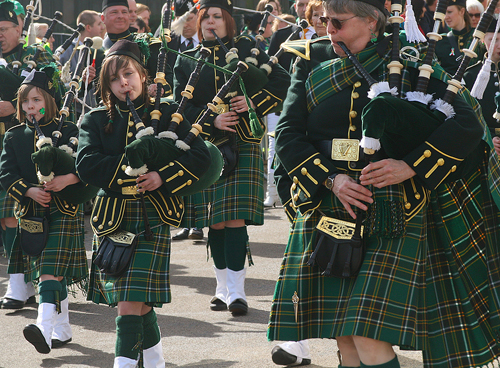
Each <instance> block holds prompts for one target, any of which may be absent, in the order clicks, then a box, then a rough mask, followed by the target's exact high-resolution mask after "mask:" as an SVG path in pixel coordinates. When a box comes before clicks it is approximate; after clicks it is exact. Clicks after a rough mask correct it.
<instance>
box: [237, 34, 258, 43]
mask: <svg viewBox="0 0 500 368" xmlns="http://www.w3.org/2000/svg"><path fill="white" fill-rule="evenodd" d="M241 40H247V41H250V42H255V40H254V39H253V38H252V37H250V36H249V35H246V34H240V35H239V36H236V37H235V39H234V43H238V42H239V41H241Z"/></svg>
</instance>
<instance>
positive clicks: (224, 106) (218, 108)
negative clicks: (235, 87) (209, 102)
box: [215, 104, 229, 115]
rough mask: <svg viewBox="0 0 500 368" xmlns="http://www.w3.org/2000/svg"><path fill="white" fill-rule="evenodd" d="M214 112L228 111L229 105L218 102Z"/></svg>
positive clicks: (222, 112)
mask: <svg viewBox="0 0 500 368" xmlns="http://www.w3.org/2000/svg"><path fill="white" fill-rule="evenodd" d="M215 112H216V113H217V114H219V115H220V114H224V113H225V112H229V105H228V104H218V105H217V106H215Z"/></svg>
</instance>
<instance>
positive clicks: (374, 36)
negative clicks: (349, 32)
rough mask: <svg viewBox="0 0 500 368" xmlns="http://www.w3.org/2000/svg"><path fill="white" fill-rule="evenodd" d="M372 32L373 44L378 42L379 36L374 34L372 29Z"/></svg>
mask: <svg viewBox="0 0 500 368" xmlns="http://www.w3.org/2000/svg"><path fill="white" fill-rule="evenodd" d="M370 32H371V33H372V34H371V36H372V38H371V39H370V42H371V43H375V42H377V35H376V34H375V33H373V29H371V28H370Z"/></svg>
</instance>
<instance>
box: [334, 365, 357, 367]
mask: <svg viewBox="0 0 500 368" xmlns="http://www.w3.org/2000/svg"><path fill="white" fill-rule="evenodd" d="M338 368H360V366H359V365H358V366H357V367H348V366H346V365H339V366H338Z"/></svg>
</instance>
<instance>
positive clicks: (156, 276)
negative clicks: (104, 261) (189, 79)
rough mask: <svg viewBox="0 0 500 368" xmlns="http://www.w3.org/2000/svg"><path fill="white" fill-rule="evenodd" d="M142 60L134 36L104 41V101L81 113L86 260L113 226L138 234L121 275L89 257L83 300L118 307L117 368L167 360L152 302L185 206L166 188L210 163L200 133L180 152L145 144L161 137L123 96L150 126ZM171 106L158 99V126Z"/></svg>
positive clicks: (158, 300) (163, 296)
mask: <svg viewBox="0 0 500 368" xmlns="http://www.w3.org/2000/svg"><path fill="white" fill-rule="evenodd" d="M145 60H146V58H145V56H144V54H143V53H142V52H141V51H140V49H139V46H138V44H136V43H135V42H132V41H127V40H120V41H117V42H116V43H115V44H114V45H113V46H112V47H111V48H110V50H109V51H108V54H107V56H106V58H105V60H104V63H103V65H102V69H101V74H100V83H101V85H100V94H101V96H102V98H103V102H104V107H101V108H97V109H94V110H92V111H91V112H90V113H88V114H87V115H85V117H84V119H83V122H82V126H81V130H80V143H79V150H78V155H77V169H78V172H79V174H80V175H81V177H82V178H84V180H87V181H88V183H89V184H92V185H94V186H96V187H99V188H101V190H100V191H99V193H98V194H97V197H96V200H95V203H94V208H93V211H92V216H91V225H92V228H93V231H94V241H93V255H92V259H93V260H94V259H95V258H96V254H97V252H98V250H99V247H100V245H101V242H102V241H103V239H104V238H105V237H106V236H108V235H109V237H110V238H112V237H113V235H114V234H116V233H117V231H118V230H121V231H126V232H129V233H132V234H133V235H132V236H134V235H135V237H136V239H137V245H136V249H135V251H134V253H133V255H132V258H131V260H130V264H129V266H128V268H127V269H126V270H125V272H124V273H123V274H121V275H110V274H107V273H106V272H104V271H101V270H100V269H99V268H98V267H97V266H96V265H95V264H94V263H93V264H92V268H91V276H90V285H89V291H88V295H87V298H88V300H92V301H93V302H95V303H105V304H108V305H110V306H117V307H118V308H117V309H118V317H117V318H116V347H115V360H114V367H115V368H126V367H127V368H128V367H136V365H137V364H138V362H139V361H141V362H143V363H144V366H145V367H160V366H164V365H165V360H164V358H163V351H162V345H161V336H160V330H159V327H158V323H157V317H156V314H155V311H154V309H153V307H161V306H162V304H163V303H169V302H170V281H169V265H170V227H169V225H173V226H179V224H180V221H181V219H182V216H183V211H184V206H183V202H182V198H181V197H178V196H175V195H173V194H172V193H175V192H177V191H178V190H180V189H181V188H183V187H185V186H186V185H191V184H192V183H194V182H196V181H198V180H199V178H200V176H201V175H202V174H203V173H205V172H206V171H207V169H208V167H209V166H210V154H209V153H208V150H207V148H206V146H205V144H204V142H203V141H202V140H201V139H200V138H196V139H195V140H194V141H193V143H192V144H191V148H190V149H189V150H187V151H186V152H185V153H183V154H182V155H178V157H172V156H171V155H170V154H166V153H164V152H163V151H159V150H158V151H155V152H152V150H151V149H149V148H148V147H146V146H145V145H144V143H147V142H153V143H158V142H160V143H161V141H160V138H154V137H153V136H145V137H144V139H142V138H141V137H140V134H139V133H141V132H142V131H143V130H141V128H143V127H144V126H143V125H142V124H139V123H137V122H136V121H135V120H134V119H133V115H132V114H133V113H134V112H133V111H131V110H130V107H129V105H128V104H127V103H126V98H127V96H129V98H130V101H131V103H132V104H133V107H134V110H135V111H136V112H137V114H138V116H139V117H141V116H142V121H143V122H144V125H145V126H146V127H147V128H145V129H151V121H152V118H150V116H149V113H148V111H151V110H152V106H151V103H152V101H150V99H149V97H148V94H147V87H148V84H147V80H148V74H147V70H146V69H145V67H144V65H145ZM176 110H177V105H176V104H173V103H170V102H168V101H167V100H162V101H161V103H160V106H159V111H160V112H161V119H160V121H159V124H158V131H157V132H160V133H161V132H164V131H166V130H167V129H168V127H169V125H170V120H171V116H172V114H173V113H174V112H175V111H176ZM136 123H137V125H136ZM190 129H191V125H190V124H189V123H188V122H187V121H186V120H184V121H182V123H181V124H180V125H179V127H178V129H177V134H178V135H179V137H182V139H184V138H185V137H186V135H187V134H188V132H189V130H190ZM137 135H138V136H137ZM148 137H149V138H151V139H148ZM132 147H135V148H139V149H140V150H142V152H143V153H145V156H146V157H149V158H150V159H148V161H147V162H145V164H146V165H147V169H148V170H149V171H147V172H146V171H143V173H142V174H140V173H139V170H129V169H130V168H131V167H132V168H134V169H135V166H130V165H132V162H131V161H134V160H135V158H134V156H132V155H130V154H129V153H130V152H129V150H130V149H131V148H132ZM141 147H144V148H141ZM162 147H163V146H162ZM174 149H175V147H174ZM151 157H154V159H151ZM127 166H128V168H127ZM145 167H146V166H145ZM137 176H138V177H137ZM141 196H143V200H144V203H143V204H141V202H142V201H141ZM146 219H147V220H146ZM146 221H147V222H146ZM147 225H149V227H150V228H151V232H152V234H151V236H150V237H149V236H147V233H145V232H146V231H147V230H146V227H147ZM141 355H142V359H140V356H141Z"/></svg>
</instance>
